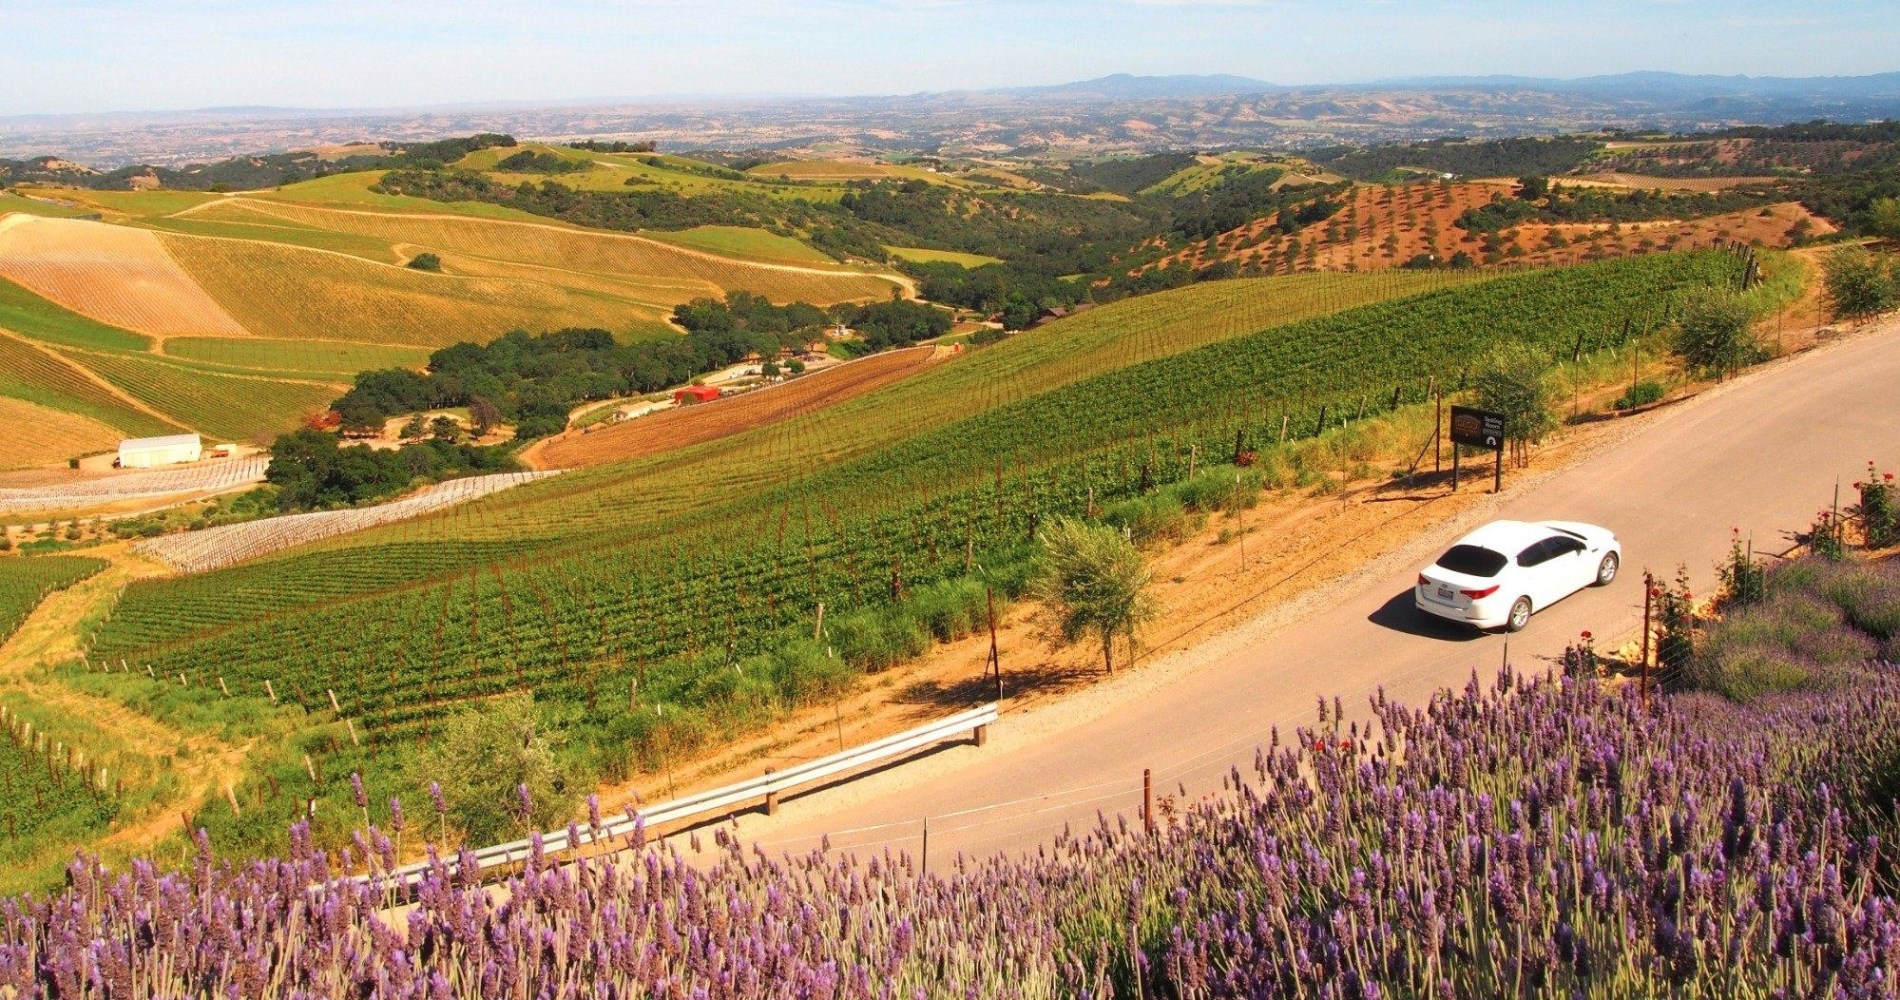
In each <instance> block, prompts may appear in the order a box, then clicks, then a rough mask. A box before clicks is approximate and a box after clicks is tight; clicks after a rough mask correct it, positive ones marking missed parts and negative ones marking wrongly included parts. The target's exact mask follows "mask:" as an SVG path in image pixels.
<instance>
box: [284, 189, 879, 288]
mask: <svg viewBox="0 0 1900 1000" xmlns="http://www.w3.org/2000/svg"><path fill="white" fill-rule="evenodd" d="M248 207H250V208H252V209H255V210H256V211H259V212H264V213H268V214H271V215H276V216H279V217H281V218H284V219H288V220H290V221H293V222H297V223H301V224H303V225H308V226H316V227H319V228H323V229H332V230H338V231H343V232H352V233H358V234H361V235H365V236H373V237H376V238H378V239H383V240H389V241H391V242H394V243H407V244H412V245H414V246H417V247H426V248H429V249H433V250H437V251H449V252H452V253H457V254H462V255H466V256H470V257H484V258H487V259H489V260H491V261H504V262H512V263H518V264H529V265H534V266H538V267H552V268H561V269H566V270H570V271H582V272H588V273H591V274H595V275H606V276H613V277H635V278H639V279H642V280H653V279H659V280H684V281H690V282H698V283H703V285H702V286H701V287H716V288H720V289H726V290H732V289H743V290H745V291H749V292H755V293H758V294H760V295H765V296H767V297H769V298H771V299H773V300H775V301H781V302H787V301H793V300H799V301H804V302H812V303H815V304H818V305H829V304H832V303H835V302H845V301H853V300H859V299H875V298H882V297H884V296H887V295H889V294H890V289H891V284H890V282H888V281H885V280H883V279H880V278H877V277H873V276H871V275H867V274H864V273H861V272H857V271H851V270H848V269H845V268H843V267H841V266H830V267H824V266H816V265H788V264H764V263H751V262H747V261H743V260H739V259H736V258H732V257H727V256H722V255H720V254H716V253H709V252H704V251H694V250H690V249H687V248H684V247H679V246H674V245H671V244H668V243H665V242H662V241H659V240H653V239H647V238H644V237H639V236H631V235H627V234H622V233H609V232H601V231H588V230H581V229H571V228H567V227H564V226H558V225H553V224H538V223H524V222H513V221H508V220H501V219H476V218H464V217H458V216H450V215H421V214H415V215H399V214H392V213H369V212H349V211H340V210H336V209H328V208H318V207H314V206H305V205H286V204H280V203H274V202H273V203H263V202H251V203H250V204H249V206H248ZM681 301H685V300H681Z"/></svg>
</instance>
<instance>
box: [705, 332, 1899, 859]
mask: <svg viewBox="0 0 1900 1000" xmlns="http://www.w3.org/2000/svg"><path fill="white" fill-rule="evenodd" d="M1896 387H1900V322H1890V323H1888V324H1887V325H1886V326H1885V327H1884V328H1883V329H1882V330H1880V331H1878V332H1873V333H1868V334H1863V335H1859V336H1855V337H1853V338H1850V339H1848V340H1845V341H1844V342H1840V343H1836V344H1833V345H1830V346H1827V347H1825V348H1823V349H1820V350H1817V351H1814V352H1812V353H1809V354H1807V355H1803V356H1800V357H1798V358H1794V359H1789V360H1786V361H1783V362H1780V363H1777V364H1774V365H1771V366H1768V367H1766V368H1764V369H1762V370H1758V371H1756V372H1754V373H1751V374H1749V375H1747V376H1744V377H1742V378H1740V379H1737V380H1735V381H1734V382H1731V383H1730V384H1729V385H1726V386H1722V387H1719V388H1717V389H1716V390H1714V391H1711V392H1709V393H1706V394H1704V395H1703V396H1701V397H1699V398H1697V399H1694V400H1690V401H1688V402H1686V403H1684V404H1681V405H1679V406H1676V407H1673V408H1669V409H1666V410H1664V411H1662V412H1660V413H1657V414H1654V415H1652V416H1650V417H1647V418H1643V419H1644V421H1645V423H1643V424H1642V425H1640V426H1638V428H1637V429H1636V430H1634V431H1633V432H1632V433H1630V434H1629V435H1628V436H1626V437H1623V438H1622V439H1620V440H1618V441H1616V442H1615V443H1613V444H1611V445H1609V446H1608V447H1605V448H1604V449H1602V450H1601V451H1599V452H1598V453H1596V454H1593V455H1591V456H1590V457H1588V458H1586V459H1584V460H1582V461H1580V462H1578V463H1576V464H1574V465H1572V466H1570V467H1568V468H1566V469H1563V470H1560V471H1558V472H1555V473H1552V474H1549V475H1546V476H1544V477H1542V478H1540V479H1537V480H1534V481H1527V482H1522V483H1519V484H1517V485H1516V486H1512V485H1511V484H1509V483H1508V482H1507V486H1506V491H1505V493H1504V494H1503V495H1501V496H1499V497H1498V498H1496V501H1495V502H1493V503H1486V504H1483V505H1481V506H1480V508H1479V509H1476V510H1472V511H1469V512H1467V513H1466V514H1465V515H1463V516H1461V517H1460V518H1458V519H1456V520H1455V521H1453V522H1451V523H1447V524H1443V525H1440V526H1437V527H1435V528H1433V529H1431V530H1429V531H1427V532H1425V533H1424V534H1423V535H1421V536H1420V537H1419V538H1418V539H1416V540H1414V541H1413V542H1412V543H1410V544H1408V545H1406V546H1404V547H1403V548H1402V549H1401V550H1400V551H1397V552H1394V553H1391V554H1390V555H1388V556H1387V557H1384V558H1382V559H1380V560H1378V561H1377V562H1375V563H1374V564H1373V565H1371V566H1369V567H1366V568H1365V569H1363V570H1361V571H1360V572H1358V573H1355V574H1354V575H1353V577H1352V578H1351V579H1350V580H1349V581H1346V582H1344V583H1342V584H1341V585H1338V586H1335V587H1332V588H1330V593H1329V596H1328V597H1327V599H1326V600H1325V602H1324V604H1323V606H1317V607H1314V608H1313V609H1312V610H1311V611H1310V613H1306V614H1305V615H1304V616H1303V617H1298V618H1296V619H1294V620H1293V621H1291V622H1289V623H1286V624H1280V625H1273V624H1270V623H1263V624H1256V625H1245V626H1242V627H1240V628H1239V629H1236V630H1235V631H1233V632H1231V633H1229V634H1228V635H1227V636H1224V637H1222V638H1220V639H1216V640H1213V641H1212V643H1211V644H1210V646H1206V647H1203V648H1202V649H1201V650H1200V651H1199V653H1200V655H1199V656H1194V657H1183V656H1176V657H1173V658H1171V659H1172V660H1174V661H1176V662H1169V661H1168V660H1163V661H1160V662H1157V663H1156V664H1154V665H1152V666H1147V667H1143V668H1142V669H1140V670H1136V671H1133V672H1131V673H1128V674H1126V675H1124V676H1122V677H1119V678H1116V679H1115V680H1113V681H1111V682H1109V683H1105V684H1103V685H1100V686H1098V687H1097V688H1096V689H1094V690H1091V691H1087V692H1083V693H1080V694H1078V695H1077V696H1076V697H1075V698H1074V699H1072V701H1071V702H1070V703H1065V704H1063V705H1058V706H1054V707H1053V708H1045V709H1039V710H1037V711H1033V712H1026V713H1022V714H1017V715H1013V716H1012V715H1008V714H1006V715H1005V717H1004V719H1003V721H1002V722H1001V723H1000V724H999V725H998V726H997V727H996V731H995V732H993V733H992V734H991V738H990V741H989V745H988V746H987V747H986V748H984V749H982V750H980V751H976V750H971V749H968V748H965V747H958V748H954V749H949V750H946V751H944V752H941V753H939V754H936V755H934V756H932V757H930V758H929V759H927V760H923V761H920V762H917V763H913V764H909V765H905V766H903V767H899V768H895V769H892V770H890V771H887V772H884V773H881V774H875V775H871V776H869V777H866V778H863V779H860V780H859V781H856V782H852V783H850V784H847V785H844V786H841V787H838V788H833V789H826V790H820V791H817V792H814V793H811V794H809V795H806V796H803V797H800V798H797V799H792V800H788V801H786V802H785V803H784V804H783V805H782V806H781V808H780V810H779V812H778V814H777V815H776V816H773V817H765V816H762V815H749V816H743V817H740V819H739V820H738V821H737V822H738V827H739V829H738V830H737V831H736V832H737V833H738V834H739V835H740V836H741V837H742V838H743V839H745V840H747V841H749V842H752V843H755V844H757V845H759V846H761V847H763V848H765V849H767V850H768V851H774V852H776V851H781V850H783V851H792V852H802V851H807V850H811V849H813V848H815V847H817V846H818V845H819V843H820V842H821V841H820V838H821V837H823V838H826V839H828V841H829V843H830V845H831V847H832V848H834V849H855V850H859V851H871V852H876V851H881V850H884V849H891V850H901V851H908V852H911V853H913V854H915V853H916V852H917V851H918V850H919V848H920V847H922V843H923V841H922V833H923V826H924V823H923V820H924V818H926V817H927V818H928V820H929V823H928V825H929V851H928V860H929V861H930V863H932V864H940V863H942V862H943V861H944V860H946V859H948V858H950V857H951V856H952V855H953V854H954V853H956V852H962V853H965V854H972V855H975V854H988V853H993V852H997V851H1016V850H1024V851H1033V850H1035V849H1036V848H1037V846H1038V845H1042V844H1046V843H1048V842H1049V841H1050V840H1051V838H1052V835H1053V834H1054V833H1055V832H1056V831H1058V830H1060V829H1061V828H1062V827H1063V826H1064V825H1065V824H1073V825H1074V826H1075V827H1077V828H1078V829H1079V828H1082V827H1088V826H1092V825H1093V824H1094V823H1095V822H1096V818H1097V814H1098V811H1100V812H1102V813H1105V814H1109V815H1112V814H1114V813H1116V812H1121V813H1124V814H1125V815H1127V816H1129V817H1130V818H1131V819H1132V818H1133V817H1134V815H1135V811H1136V810H1137V809H1138V808H1139V806H1140V802H1141V778H1142V770H1143V768H1152V769H1153V770H1154V775H1155V794H1156V796H1157V797H1160V796H1162V795H1164V794H1170V793H1172V794H1181V793H1182V792H1185V794H1186V795H1188V796H1190V797H1194V796H1200V795H1205V794H1209V793H1211V792H1216V791H1218V790H1219V788H1220V784H1221V778H1222V776H1223V775H1225V774H1227V773H1228V771H1229V769H1230V768H1233V767H1240V768H1242V769H1243V770H1244V769H1246V768H1248V767H1249V766H1250V765H1251V762H1252V760H1253V756H1254V749H1255V747H1257V746H1259V745H1261V744H1263V743H1264V742H1266V738H1267V734H1268V732H1269V731H1270V730H1271V729H1272V728H1273V727H1276V726H1277V727H1278V728H1279V731H1280V733H1281V734H1282V736H1283V737H1290V736H1291V735H1292V730H1293V728H1294V727H1296V726H1302V725H1310V724H1312V723H1313V722H1314V721H1315V719H1316V706H1317V704H1318V699H1320V698H1322V697H1324V698H1327V699H1331V698H1332V697H1334V696H1338V697H1339V698H1341V699H1342V701H1343V704H1344V706H1345V708H1346V710H1347V715H1348V717H1358V718H1364V717H1365V716H1366V715H1367V714H1368V713H1367V711H1366V708H1365V706H1366V702H1367V698H1368V696H1369V695H1370V694H1371V693H1373V692H1374V691H1375V690H1377V689H1379V688H1380V687H1383V688H1384V689H1385V691H1386V692H1387V693H1388V694H1389V695H1390V696H1392V697H1394V698H1396V699H1398V700H1400V701H1404V702H1407V703H1409V704H1414V705H1417V704H1422V703H1423V702H1424V701H1425V700H1426V699H1427V698H1428V697H1429V696H1430V694H1431V693H1432V692H1433V691H1435V690H1438V689H1440V688H1444V687H1448V686H1462V685H1463V684H1464V683H1465V682H1466V681H1467V680H1468V679H1469V678H1470V677H1471V675H1472V673H1473V671H1477V672H1480V673H1482V674H1484V675H1486V676H1489V675H1492V674H1494V673H1495V671H1496V670H1497V668H1498V666H1499V664H1500V663H1501V662H1502V661H1503V659H1504V657H1505V655H1506V638H1505V637H1504V636H1501V635H1486V636H1477V635H1475V634H1469V633H1461V632H1460V631H1458V630H1457V629H1455V628H1453V627H1451V626H1444V627H1435V626H1432V625H1426V624H1421V623H1420V621H1419V619H1418V617H1417V616H1416V615H1415V614H1414V613H1413V609H1412V608H1411V593H1410V588H1411V586H1412V583H1413V581H1414V579H1415V576H1416V572H1417V568H1418V566H1419V565H1421V564H1422V563H1423V562H1424V561H1427V560H1428V559H1429V558H1430V557H1431V556H1432V555H1434V554H1436V552H1437V551H1439V550H1441V549H1442V548H1443V547H1444V546H1445V545H1447V544H1449V542H1450V541H1451V540H1453V539H1454V538H1455V537H1456V536H1457V535H1458V534H1460V533H1462V532H1463V531H1464V530H1467V529H1468V528H1469V527H1470V526H1471V525H1473V524H1474V523H1478V522H1481V521H1484V520H1489V519H1491V518H1494V517H1515V518H1523V519H1544V518H1561V519H1566V520H1579V521H1589V522H1594V523H1599V524H1604V525H1607V526H1609V527H1611V528H1612V529H1614V530H1615V531H1616V532H1617V534H1618V535H1619V537H1621V539H1622V540H1623V544H1624V550H1625V553H1626V555H1625V562H1624V573H1623V574H1622V576H1621V577H1620V578H1619V579H1618V580H1617V581H1616V582H1615V583H1613V584H1611V585H1610V586H1608V587H1605V588H1599V589H1591V590H1586V591H1583V592H1581V593H1579V594H1577V595H1575V596H1573V597H1571V598H1569V599H1567V600H1565V601H1563V602H1562V603H1560V604H1557V605H1555V606H1553V607H1552V608H1550V609H1548V610H1546V611H1544V612H1542V613H1540V614H1539V615H1538V616H1537V617H1536V618H1535V619H1533V620H1532V623H1531V625H1530V627H1529V629H1527V630H1526V631H1525V632H1523V633H1520V634H1518V635H1515V636H1512V637H1510V638H1509V647H1508V648H1509V656H1510V659H1511V660H1512V662H1513V663H1515V664H1517V665H1519V666H1520V667H1527V668H1528V667H1541V666H1543V665H1544V664H1545V663H1547V662H1548V660H1549V659H1550V658H1552V657H1554V656H1555V655H1556V654H1558V653H1559V652H1561V651H1562V649H1563V647H1564V646H1565V644H1566V643H1567V642H1569V641H1570V640H1572V639H1574V638H1575V637H1576V636H1577V634H1578V633H1579V632H1580V631H1582V630H1584V629H1589V630H1592V631H1593V632H1594V633H1595V634H1596V635H1597V636H1599V637H1606V636H1607V637H1616V636H1625V635H1630V634H1633V633H1634V632H1635V631H1636V630H1637V629H1638V628H1639V627H1640V621H1641V614H1642V586H1641V582H1640V581H1641V574H1642V571H1643V569H1644V568H1645V567H1647V568H1649V569H1652V570H1654V571H1656V572H1657V573H1659V574H1663V575H1673V573H1674V572H1675V569H1676V567H1677V565H1678V564H1685V565H1687V566H1688V567H1689V569H1690V574H1691V578H1692V580H1693V581H1694V583H1695V586H1697V587H1700V588H1707V587H1708V586H1710V584H1711V583H1712V582H1713V577H1714V571H1713V568H1712V567H1713V564H1714V563H1715V562H1716V560H1717V559H1719V558H1720V557H1721V556H1722V554H1723V553H1724V552H1726V550H1727V546H1728V542H1729V534H1730V529H1731V527H1736V528H1740V529H1741V531H1742V532H1744V533H1745V534H1751V533H1752V536H1753V538H1754V540H1755V542H1756V545H1757V547H1758V548H1761V549H1769V550H1775V551H1779V550H1781V549H1783V548H1785V547H1786V545H1787V542H1786V540H1785V534H1784V533H1785V532H1787V531H1789V530H1791V529H1796V528H1804V527H1806V526H1807V525H1808V524H1809V523H1810V521H1811V520H1812V518H1813V516H1814V514H1815V512H1816V511H1817V510H1818V509H1820V508H1821V507H1823V506H1826V505H1827V504H1828V503H1829V502H1831V500H1832V497H1833V491H1834V487H1835V483H1836V482H1837V481H1839V482H1840V483H1841V484H1842V491H1843V495H1844V496H1845V497H1851V495H1852V494H1851V490H1849V489H1848V488H1847V485H1846V484H1848V483H1849V482H1851V481H1852V480H1854V479H1856V478H1858V477H1859V476H1860V475H1861V474H1862V473H1864V471H1865V469H1866V463H1867V460H1868V459H1869V458H1877V459H1879V460H1880V462H1881V463H1882V465H1883V467H1887V468H1891V467H1893V466H1894V465H1900V392H1896ZM1484 485H1485V486H1486V487H1488V485H1489V484H1488V482H1487V483H1485V484H1484ZM1844 502H1845V501H1844ZM1210 650H1219V652H1217V653H1214V654H1213V655H1211V656H1210V655H1209V654H1210ZM1005 657H1007V652H1005ZM1188 659H1194V660H1196V661H1198V662H1197V664H1196V665H1192V666H1190V665H1189V664H1187V663H1186V662H1185V661H1186V660H1188ZM1006 662H1007V661H1006ZM1005 711H1006V712H1007V706H1006V708H1005Z"/></svg>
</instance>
